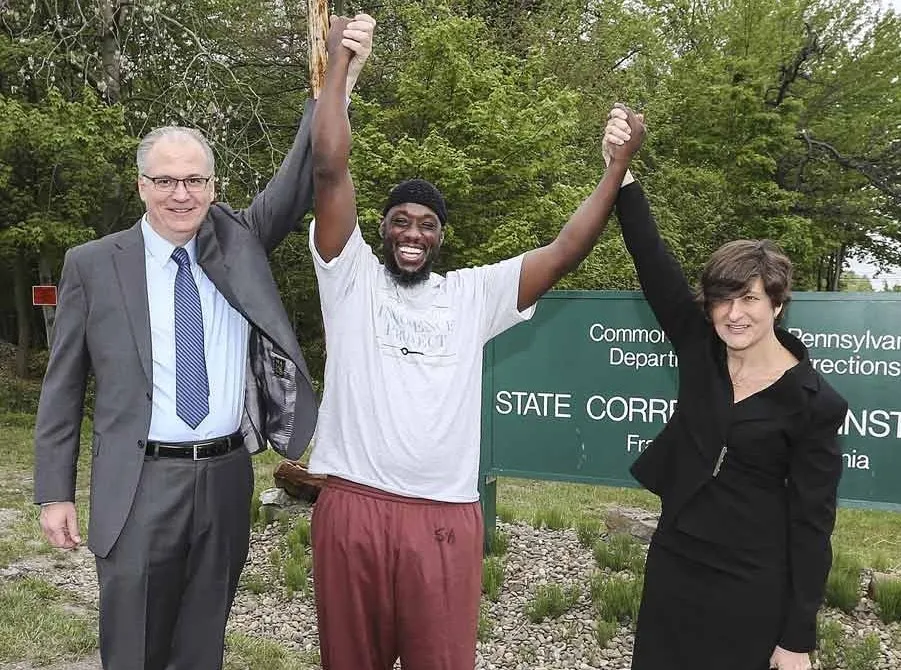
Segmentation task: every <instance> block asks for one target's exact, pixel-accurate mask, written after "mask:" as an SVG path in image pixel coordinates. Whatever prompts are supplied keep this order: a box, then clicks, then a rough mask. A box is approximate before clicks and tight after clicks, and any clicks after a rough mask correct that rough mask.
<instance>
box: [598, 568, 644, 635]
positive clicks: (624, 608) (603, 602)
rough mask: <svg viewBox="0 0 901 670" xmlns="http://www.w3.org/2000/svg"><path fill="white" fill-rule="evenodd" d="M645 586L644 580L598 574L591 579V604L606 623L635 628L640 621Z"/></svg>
mask: <svg viewBox="0 0 901 670" xmlns="http://www.w3.org/2000/svg"><path fill="white" fill-rule="evenodd" d="M643 585H644V580H643V579H642V578H633V577H621V576H619V575H608V574H605V573H603V572H596V573H595V574H594V575H592V577H591V602H592V604H593V605H594V609H595V612H597V613H598V615H599V616H600V618H601V619H603V620H605V621H616V622H619V623H623V624H625V623H631V624H632V625H633V626H634V625H635V623H636V622H637V621H638V608H639V606H640V605H641V591H642V588H643Z"/></svg>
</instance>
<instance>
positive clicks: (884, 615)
mask: <svg viewBox="0 0 901 670" xmlns="http://www.w3.org/2000/svg"><path fill="white" fill-rule="evenodd" d="M873 600H875V601H876V605H877V606H878V611H879V618H880V619H882V623H892V622H893V621H901V580H899V579H897V578H890V579H888V578H884V579H879V580H876V583H875V584H874V586H873Z"/></svg>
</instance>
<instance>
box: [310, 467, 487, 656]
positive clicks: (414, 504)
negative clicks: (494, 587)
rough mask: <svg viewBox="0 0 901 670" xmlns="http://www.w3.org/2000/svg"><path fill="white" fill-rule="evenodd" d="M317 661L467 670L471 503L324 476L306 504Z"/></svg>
mask: <svg viewBox="0 0 901 670" xmlns="http://www.w3.org/2000/svg"><path fill="white" fill-rule="evenodd" d="M312 526H313V583H314V586H315V592H316V610H317V614H318V616H319V647H320V655H321V658H322V667H323V669H324V670H390V669H391V668H392V666H393V665H394V662H395V661H396V660H397V658H398V657H400V659H401V663H402V664H403V667H404V670H472V669H473V667H474V666H475V647H476V629H477V627H478V618H479V599H480V595H481V585H482V532H483V529H482V511H481V507H480V506H479V503H477V502H476V503H463V504H458V503H443V502H435V501H431V500H422V499H420V498H405V497H402V496H397V495H393V494H390V493H385V492H384V491H380V490H378V489H373V488H370V487H367V486H362V485H360V484H355V483H353V482H348V481H347V480H344V479H339V478H336V477H329V479H328V480H327V483H326V486H325V488H324V489H323V491H322V493H320V495H319V498H318V500H317V501H316V506H315V508H314V511H313V521H312Z"/></svg>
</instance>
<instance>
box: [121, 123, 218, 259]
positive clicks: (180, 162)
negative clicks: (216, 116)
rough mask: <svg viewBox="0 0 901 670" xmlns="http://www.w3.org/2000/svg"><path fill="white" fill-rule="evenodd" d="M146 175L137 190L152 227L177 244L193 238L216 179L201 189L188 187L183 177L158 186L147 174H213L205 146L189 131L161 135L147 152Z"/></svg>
mask: <svg viewBox="0 0 901 670" xmlns="http://www.w3.org/2000/svg"><path fill="white" fill-rule="evenodd" d="M146 160H147V163H146V172H145V175H142V176H140V177H138V192H139V193H140V195H141V200H143V201H144V205H145V206H146V207H147V217H148V220H149V222H150V225H151V227H152V228H153V229H154V230H155V231H156V232H157V233H159V235H160V236H161V237H163V238H164V239H166V240H168V241H169V242H171V243H172V244H175V245H179V246H180V245H183V244H184V243H185V242H187V241H188V240H190V239H191V238H192V237H193V236H194V234H195V233H196V232H197V229H198V228H200V224H201V223H203V219H204V217H206V213H207V211H208V210H209V208H210V204H212V202H213V197H214V189H213V181H212V180H210V181H209V182H208V183H207V184H206V185H205V186H204V187H203V188H202V189H201V190H198V191H193V190H192V191H189V190H188V188H187V187H186V185H185V183H184V182H183V181H179V182H178V183H177V184H175V188H174V189H172V190H164V189H160V188H157V186H155V185H154V183H153V182H152V181H151V180H150V179H148V177H154V178H159V177H169V178H171V179H179V180H183V179H188V178H190V177H202V178H206V177H210V176H211V174H210V173H211V172H212V167H211V166H210V165H209V161H208V158H207V156H206V154H205V152H204V150H203V147H201V146H200V144H199V143H198V142H197V141H196V140H194V139H193V138H192V137H190V136H187V135H180V134H177V135H169V136H166V137H162V138H160V139H159V140H157V142H156V143H155V144H154V145H153V146H152V147H151V148H150V151H149V152H148V153H147V159H146Z"/></svg>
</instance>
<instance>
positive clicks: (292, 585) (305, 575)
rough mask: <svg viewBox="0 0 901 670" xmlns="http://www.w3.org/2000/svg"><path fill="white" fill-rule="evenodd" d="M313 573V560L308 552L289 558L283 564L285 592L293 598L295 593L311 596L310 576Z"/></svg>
mask: <svg viewBox="0 0 901 670" xmlns="http://www.w3.org/2000/svg"><path fill="white" fill-rule="evenodd" d="M312 572H313V559H312V558H311V557H310V555H309V554H307V553H306V552H304V553H301V554H299V555H297V556H289V557H288V558H287V559H285V562H284V563H283V564H282V576H283V577H284V580H285V591H287V594H288V597H289V598H293V597H294V594H295V593H301V594H303V595H304V596H308V595H310V576H311V573H312Z"/></svg>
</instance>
